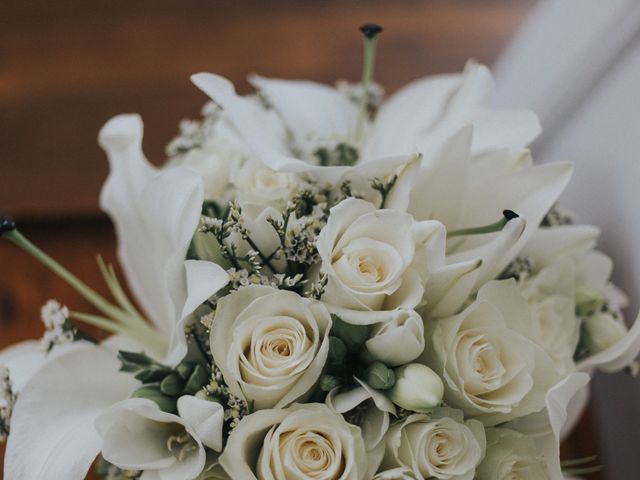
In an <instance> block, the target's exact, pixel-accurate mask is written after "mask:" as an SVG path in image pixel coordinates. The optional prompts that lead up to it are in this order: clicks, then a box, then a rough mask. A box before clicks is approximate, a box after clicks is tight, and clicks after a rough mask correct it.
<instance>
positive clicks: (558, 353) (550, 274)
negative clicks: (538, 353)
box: [521, 259, 580, 376]
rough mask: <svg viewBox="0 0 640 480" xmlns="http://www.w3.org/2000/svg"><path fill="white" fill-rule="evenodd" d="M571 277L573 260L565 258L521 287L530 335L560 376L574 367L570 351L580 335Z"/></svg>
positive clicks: (544, 269)
mask: <svg viewBox="0 0 640 480" xmlns="http://www.w3.org/2000/svg"><path fill="white" fill-rule="evenodd" d="M574 276H575V273H574V268H573V264H572V262H571V261H569V260H568V259H564V260H562V261H558V262H556V263H554V264H551V265H549V266H547V267H545V268H543V269H542V270H541V271H540V272H539V273H537V274H536V275H535V276H533V277H532V278H529V279H527V280H526V281H525V282H523V284H522V286H521V289H522V293H523V295H524V297H525V298H526V299H527V301H528V302H529V306H530V308H531V317H532V320H533V322H532V323H531V329H530V331H529V332H530V334H529V337H530V338H531V339H532V340H533V341H534V342H536V343H537V344H538V345H540V346H541V347H542V348H543V349H544V351H545V352H547V354H549V356H550V357H551V358H552V360H553V361H554V363H555V365H556V368H557V369H558V373H559V374H560V375H561V376H565V375H567V374H569V373H571V372H572V371H573V370H575V363H574V361H573V354H574V352H575V351H576V347H577V345H578V340H579V338H580V322H579V320H578V318H577V317H576V314H575V304H576V302H575V282H574Z"/></svg>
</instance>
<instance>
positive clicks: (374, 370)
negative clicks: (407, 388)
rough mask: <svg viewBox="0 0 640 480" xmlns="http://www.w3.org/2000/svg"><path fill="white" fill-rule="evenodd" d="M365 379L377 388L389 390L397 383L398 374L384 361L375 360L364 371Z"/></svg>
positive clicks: (372, 386)
mask: <svg viewBox="0 0 640 480" xmlns="http://www.w3.org/2000/svg"><path fill="white" fill-rule="evenodd" d="M364 381H365V382H366V383H367V384H368V385H369V386H370V387H371V388H375V389H376V390H389V389H390V388H391V387H393V386H394V385H395V384H396V374H395V373H394V371H393V370H391V369H390V368H389V367H387V366H386V365H385V364H384V363H382V362H373V363H372V364H371V365H369V366H368V367H367V369H366V370H365V371H364Z"/></svg>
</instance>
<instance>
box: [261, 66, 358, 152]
mask: <svg viewBox="0 0 640 480" xmlns="http://www.w3.org/2000/svg"><path fill="white" fill-rule="evenodd" d="M249 82H250V83H251V84H252V85H253V86H255V87H256V88H257V89H258V90H260V92H261V93H262V94H264V95H265V97H266V98H267V100H268V101H269V103H270V104H271V105H273V107H274V108H275V110H276V111H277V112H278V113H279V114H280V116H281V118H282V119H283V121H284V123H285V125H286V127H287V129H288V130H289V131H290V132H291V133H292V134H293V137H294V138H295V141H296V144H297V146H298V147H299V148H302V150H303V151H305V152H309V151H310V150H313V149H314V147H316V148H317V147H318V146H319V145H318V144H317V142H318V141H322V140H323V139H326V140H330V141H331V140H333V142H335V141H340V140H347V139H349V138H353V137H354V136H355V128H356V123H357V119H358V113H359V108H358V106H357V105H355V104H354V103H353V102H351V101H350V100H349V99H348V98H347V97H346V96H345V95H343V94H341V93H340V92H338V91H337V90H336V89H335V88H331V87H328V86H327V85H322V84H320V83H314V82H308V81H295V80H280V79H269V78H264V77H260V76H258V75H252V76H250V77H249ZM333 142H332V143H333Z"/></svg>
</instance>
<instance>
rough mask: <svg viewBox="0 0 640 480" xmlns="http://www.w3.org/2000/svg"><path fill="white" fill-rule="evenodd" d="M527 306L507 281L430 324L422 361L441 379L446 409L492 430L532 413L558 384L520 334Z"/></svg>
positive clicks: (546, 361) (548, 364) (547, 361)
mask: <svg viewBox="0 0 640 480" xmlns="http://www.w3.org/2000/svg"><path fill="white" fill-rule="evenodd" d="M531 321H532V320H531V315H530V311H529V305H528V304H527V301H526V300H525V299H524V298H523V297H522V295H521V294H520V293H519V291H518V289H517V287H516V284H515V282H514V281H513V280H503V281H492V282H489V283H487V284H485V285H484V286H483V287H482V288H481V289H480V291H479V292H478V296H477V299H476V301H475V302H473V303H472V304H471V305H469V307H467V308H466V309H465V310H464V311H463V312H462V313H460V314H458V315H455V316H452V317H448V318H443V319H439V320H435V321H431V322H429V323H428V324H427V330H428V333H427V338H430V339H431V342H430V343H431V344H432V345H433V348H431V349H426V350H425V354H424V355H423V357H422V359H423V361H424V362H425V363H426V364H427V365H429V366H430V367H432V368H433V369H434V370H435V371H436V372H437V373H438V374H439V375H440V376H441V377H442V378H443V380H444V385H445V394H444V398H445V401H446V403H447V404H449V405H451V406H453V407H457V408H460V409H461V410H463V411H464V412H465V414H466V415H467V416H468V417H475V418H478V419H479V420H481V421H482V422H483V423H484V424H485V425H495V424H497V423H500V422H504V421H508V420H511V419H513V418H516V417H519V416H522V415H527V414H529V413H533V412H537V411H539V410H541V409H542V408H543V407H544V399H545V394H546V392H547V391H548V390H549V388H551V387H552V386H553V385H554V384H555V383H556V382H557V380H558V378H559V377H558V373H557V371H556V368H555V366H554V364H553V362H552V360H551V358H550V357H549V356H548V355H547V353H546V352H545V351H544V350H543V349H542V348H541V347H540V346H539V345H537V344H536V343H535V342H533V341H532V340H530V339H529V338H528V337H527V336H526V335H527V332H528V329H529V328H530V324H531Z"/></svg>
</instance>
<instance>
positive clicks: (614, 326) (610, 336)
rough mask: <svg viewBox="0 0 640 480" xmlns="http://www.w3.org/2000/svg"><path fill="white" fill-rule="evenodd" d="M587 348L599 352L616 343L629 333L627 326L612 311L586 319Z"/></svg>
mask: <svg viewBox="0 0 640 480" xmlns="http://www.w3.org/2000/svg"><path fill="white" fill-rule="evenodd" d="M584 328H585V329H586V331H587V348H588V349H589V352H590V353H592V354H593V353H598V352H602V351H603V350H606V349H607V348H609V347H611V346H613V345H615V344H616V343H618V342H619V341H620V340H622V339H623V338H624V337H625V336H626V335H627V333H628V332H627V327H626V326H625V324H624V323H622V322H621V321H619V320H616V319H615V318H614V317H613V315H611V314H610V313H596V314H594V315H591V316H590V317H589V318H586V319H585V320H584Z"/></svg>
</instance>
